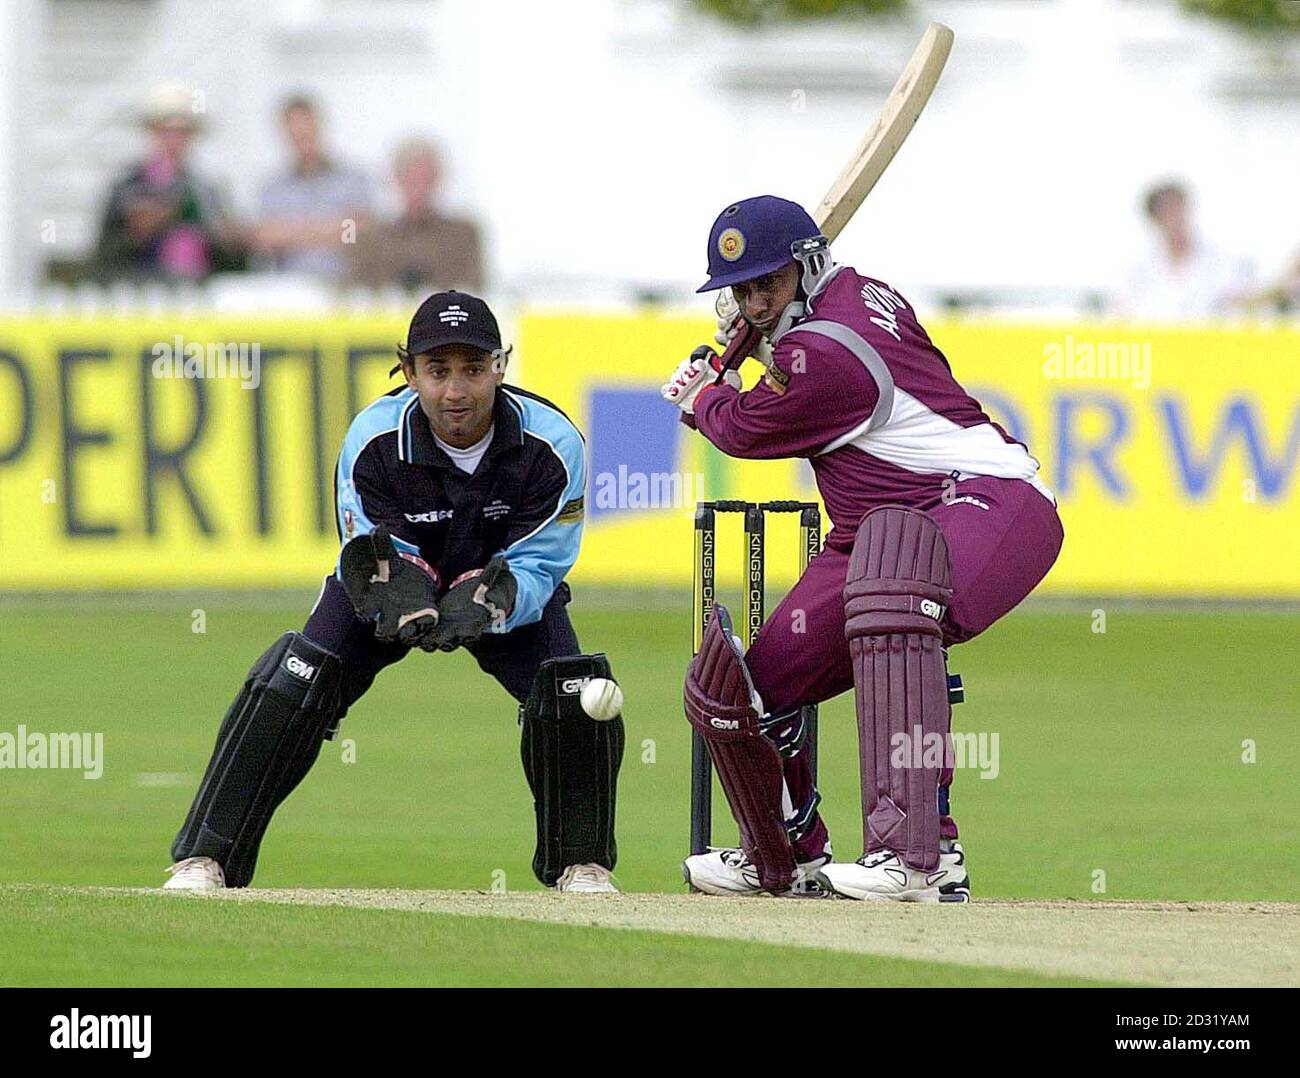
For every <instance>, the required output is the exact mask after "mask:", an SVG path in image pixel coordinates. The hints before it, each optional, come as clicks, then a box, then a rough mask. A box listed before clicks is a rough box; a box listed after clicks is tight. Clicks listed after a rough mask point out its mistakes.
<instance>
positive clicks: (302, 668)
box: [284, 655, 316, 681]
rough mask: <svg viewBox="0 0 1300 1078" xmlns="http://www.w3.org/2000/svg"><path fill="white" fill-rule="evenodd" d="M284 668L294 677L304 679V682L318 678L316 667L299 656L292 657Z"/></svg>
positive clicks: (286, 660) (287, 660) (286, 661)
mask: <svg viewBox="0 0 1300 1078" xmlns="http://www.w3.org/2000/svg"><path fill="white" fill-rule="evenodd" d="M284 668H285V669H286V670H288V671H289V673H291V674H292V675H293V676H294V677H297V678H302V680H303V681H310V680H311V679H312V678H314V677H315V676H316V667H314V666H312V664H311V663H309V662H304V661H303V660H302V659H300V658H298V656H297V655H290V656H289V657H288V658H287V659H285V660H284Z"/></svg>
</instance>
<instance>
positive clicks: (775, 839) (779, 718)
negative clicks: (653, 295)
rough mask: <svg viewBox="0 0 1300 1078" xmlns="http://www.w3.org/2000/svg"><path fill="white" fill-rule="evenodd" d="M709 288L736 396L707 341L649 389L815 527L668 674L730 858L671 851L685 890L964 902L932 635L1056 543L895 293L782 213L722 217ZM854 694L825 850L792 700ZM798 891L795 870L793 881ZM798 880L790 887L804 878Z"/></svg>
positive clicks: (1040, 573)
mask: <svg viewBox="0 0 1300 1078" xmlns="http://www.w3.org/2000/svg"><path fill="white" fill-rule="evenodd" d="M708 256H709V279H708V280H707V281H706V282H705V283H704V285H703V286H702V287H701V288H700V291H701V292H707V291H712V290H714V289H721V288H730V289H731V290H732V293H733V295H734V298H735V300H736V303H737V305H738V308H739V311H738V317H734V318H733V317H732V316H730V315H724V316H723V317H722V318H720V320H719V329H720V332H719V343H723V344H725V343H726V342H727V341H728V340H729V339H730V336H731V335H732V334H734V333H735V332H737V331H738V329H739V328H740V327H741V325H742V324H741V323H740V321H739V318H743V319H745V320H746V321H748V322H749V323H750V324H751V325H753V326H754V327H756V328H757V329H759V330H760V331H761V333H762V336H763V343H762V344H761V345H760V346H759V347H758V348H757V349H756V350H755V358H757V359H758V360H759V361H760V362H761V363H762V364H763V365H764V366H765V367H766V373H765V374H764V376H763V378H762V380H761V381H760V382H759V383H758V384H757V385H755V387H754V388H753V389H751V390H749V391H748V392H741V391H740V379H739V376H738V375H736V374H735V373H734V371H724V370H723V366H724V365H723V364H722V362H721V359H720V357H719V356H718V355H717V354H716V353H715V352H714V350H713V349H712V348H709V347H707V346H704V347H701V348H697V349H696V350H695V351H694V352H693V353H692V354H691V356H690V358H689V359H687V360H685V361H683V362H682V363H681V364H679V365H678V367H677V369H676V371H674V372H673V375H672V377H671V378H670V379H669V381H668V382H667V383H666V384H665V385H664V387H663V390H662V393H663V396H664V397H665V398H666V399H667V400H668V401H670V402H671V403H673V404H675V405H676V406H677V407H678V408H680V409H681V410H682V412H683V413H684V421H686V422H687V425H688V426H693V427H694V428H696V429H698V430H699V432H700V433H701V434H703V435H704V437H706V438H707V439H708V440H709V441H710V442H712V443H713V444H714V445H715V446H717V447H718V448H719V449H720V450H722V451H723V452H724V453H728V454H730V455H731V456H735V457H750V458H764V459H771V458H781V457H803V458H806V459H807V460H808V461H809V462H810V463H811V465H812V469H813V473H814V475H815V477H816V482H817V488H818V491H819V492H820V494H821V498H822V500H823V502H824V503H825V506H826V511H827V514H828V516H829V517H830V520H831V524H832V528H831V531H830V532H829V534H828V536H827V539H826V544H825V547H824V549H823V550H822V552H821V553H820V554H818V555H817V556H816V557H815V558H813V559H812V561H811V562H810V563H809V565H808V568H807V570H806V571H805V572H804V574H803V576H802V577H801V578H800V579H799V581H798V583H796V584H795V586H794V588H793V589H792V590H791V592H790V593H789V594H788V595H787V596H786V597H785V599H784V600H783V601H782V602H781V604H780V606H779V607H778V608H777V609H776V611H775V613H774V614H773V615H772V617H771V618H769V619H768V620H767V622H766V623H765V624H764V625H763V627H762V630H761V631H760V632H759V634H758V636H757V639H756V640H755V641H754V644H753V646H752V647H751V648H750V649H749V651H748V652H747V653H742V651H741V647H740V642H739V640H738V639H737V638H736V637H735V635H734V634H733V632H732V627H731V619H730V615H729V614H728V612H727V611H726V609H725V608H724V607H722V606H716V607H715V608H714V616H713V618H712V620H711V622H710V624H709V627H708V630H707V632H706V633H705V636H704V640H703V644H702V646H701V648H700V651H699V654H698V655H697V656H696V657H695V659H694V660H693V662H692V663H691V665H690V668H689V670H688V672H687V679H686V689H685V704H686V714H687V718H688V719H689V720H690V722H691V724H692V725H693V726H694V727H695V729H696V730H698V731H699V732H700V734H701V735H702V737H703V738H704V739H705V742H706V743H707V745H708V747H709V752H710V755H711V757H712V759H713V762H714V766H715V767H716V768H717V771H718V774H719V777H720V779H721V781H722V786H723V790H724V791H725V793H726V795H727V800H728V801H729V802H730V804H731V811H732V814H733V815H734V816H735V818H736V822H737V824H738V825H739V828H740V836H741V848H740V849H721V850H711V851H709V852H708V853H704V854H699V855H696V856H692V857H689V858H687V860H686V862H685V864H684V866H683V867H684V871H685V875H686V879H687V882H688V883H690V884H691V885H692V886H694V887H695V888H696V889H697V890H700V891H703V892H706V893H709V894H722V895H726V894H757V893H762V892H766V893H769V894H777V895H780V894H785V893H788V892H790V891H792V890H795V891H802V890H805V889H815V888H816V887H820V888H821V889H824V890H825V891H829V892H831V893H832V894H835V895H839V896H842V897H845V898H855V899H871V900H889V901H906V902H937V901H954V902H962V901H969V899H970V877H969V875H968V873H967V871H966V866H965V854H964V852H963V850H962V847H961V844H960V843H959V842H958V841H957V839H958V832H957V825H956V823H955V821H954V820H953V818H952V816H951V814H950V811H949V799H948V790H949V786H950V784H951V782H952V764H953V758H952V747H951V744H952V743H951V737H950V731H949V726H950V719H951V707H950V703H949V685H948V674H947V650H946V649H947V648H948V647H949V646H951V645H953V644H959V643H962V642H963V641H966V640H970V639H971V638H972V637H974V636H977V635H978V634H979V633H981V632H983V631H984V630H985V629H987V628H988V627H989V626H990V625H992V624H993V623H994V622H995V621H997V619H998V618H1000V617H1002V616H1003V615H1004V614H1006V613H1007V612H1008V611H1010V610H1011V609H1012V608H1013V607H1015V606H1016V604H1018V603H1019V602H1020V601H1021V600H1022V599H1024V597H1025V596H1026V595H1028V594H1029V593H1030V592H1031V591H1032V590H1033V589H1034V587H1035V586H1036V585H1037V584H1038V582H1039V581H1040V580H1042V579H1043V577H1044V576H1045V575H1046V574H1047V572H1048V570H1049V569H1050V568H1051V567H1052V564H1053V562H1054V561H1055V560H1056V556H1057V554H1058V552H1059V551H1060V548H1061V542H1062V539H1063V532H1062V528H1061V522H1060V519H1059V518H1058V516H1057V513H1056V502H1055V499H1054V498H1053V496H1052V493H1051V491H1049V490H1048V489H1047V488H1046V487H1045V486H1044V485H1043V483H1042V482H1041V481H1040V480H1039V478H1038V474H1037V473H1038V462H1037V461H1036V460H1035V459H1034V458H1033V457H1032V456H1031V455H1030V454H1029V451H1028V450H1027V449H1026V447H1025V446H1024V445H1022V444H1021V443H1019V442H1017V441H1016V440H1015V439H1013V438H1012V437H1011V436H1010V435H1008V434H1007V433H1006V431H1004V430H1003V429H1002V428H1001V427H999V426H998V425H997V424H996V423H994V422H992V421H991V420H990V419H989V417H988V416H987V415H985V413H984V411H983V410H982V408H981V407H980V404H979V402H978V401H976V400H975V399H974V398H973V397H971V396H970V395H969V394H968V393H966V391H965V390H963V389H962V387H961V386H960V385H959V384H958V382H957V380H956V379H955V378H954V377H953V373H952V370H951V369H950V368H949V366H948V361H947V359H945V358H944V356H943V353H942V352H940V351H939V349H938V348H936V347H935V346H934V344H933V343H932V342H931V340H930V338H929V337H928V336H927V335H926V332H925V330H924V329H923V328H922V326H921V324H920V322H919V321H918V320H917V317H916V313H915V312H914V311H913V310H912V307H911V306H910V305H909V304H908V302H907V301H906V300H905V299H904V298H903V297H902V296H901V295H899V294H898V292H897V291H895V290H894V289H893V288H891V287H890V286H889V285H887V284H885V283H884V282H882V281H878V280H875V279H873V278H870V277H864V276H863V275H862V274H860V273H858V272H857V271H856V270H854V269H853V268H852V267H849V266H840V265H836V264H835V263H834V262H833V261H832V260H831V255H830V250H829V244H828V243H827V240H826V238H825V237H824V236H822V235H821V234H820V233H819V231H818V228H817V226H816V224H815V223H814V222H813V219H812V218H811V217H810V216H809V215H808V214H807V213H806V212H805V211H804V210H803V209H802V208H801V207H800V206H798V205H796V204H795V203H793V202H788V201H786V200H785V199H781V198H775V197H773V196H770V195H768V196H761V197H758V198H750V199H746V200H745V201H743V202H737V203H735V204H734V205H731V206H728V207H727V208H726V209H725V210H723V211H722V213H721V214H720V215H719V217H718V219H717V220H716V221H715V222H714V224H713V228H712V230H711V232H710V233H709V251H708ZM849 689H853V690H855V697H856V704H857V720H858V734H859V745H860V757H861V759H860V766H861V777H862V815H863V847H864V852H863V856H862V857H860V858H859V859H858V860H857V861H853V862H849V863H835V862H833V861H832V855H831V845H830V836H829V834H828V832H827V829H826V825H825V823H823V821H822V819H821V817H820V815H819V814H818V812H817V806H818V803H819V801H820V796H819V794H818V793H817V790H816V789H815V787H814V784H813V778H812V771H811V768H810V766H809V761H808V756H807V754H806V753H804V752H802V751H800V750H801V748H802V746H803V743H804V737H805V731H804V730H803V728H802V721H801V717H800V710H799V709H800V708H801V707H802V706H803V705H805V704H815V703H820V702H821V701H823V700H827V699H829V698H831V697H833V696H836V695H838V694H839V693H842V692H846V691H848V690H849ZM813 881H815V883H814V882H813ZM808 884H812V887H811V888H806V886H805V885H808Z"/></svg>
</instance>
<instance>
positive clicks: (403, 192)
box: [350, 139, 483, 292]
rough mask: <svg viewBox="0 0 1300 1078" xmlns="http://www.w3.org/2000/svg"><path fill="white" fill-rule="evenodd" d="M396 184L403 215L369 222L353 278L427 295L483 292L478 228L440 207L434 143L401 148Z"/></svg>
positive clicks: (358, 249) (395, 164)
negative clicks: (383, 220) (438, 292)
mask: <svg viewBox="0 0 1300 1078" xmlns="http://www.w3.org/2000/svg"><path fill="white" fill-rule="evenodd" d="M393 180H394V181H395V183H396V185H397V190H398V193H399V195H400V196H401V203H402V209H401V213H400V214H399V215H398V216H397V218H396V219H394V220H392V221H386V222H383V223H380V222H373V223H371V224H370V226H369V227H368V228H366V229H365V231H363V232H362V233H361V234H360V235H359V236H358V237H357V245H356V247H355V248H354V249H353V252H352V268H351V273H350V277H351V279H352V280H353V281H355V282H356V283H358V284H368V285H375V286H378V285H384V284H397V285H401V286H402V287H404V288H407V289H410V290H419V291H424V292H436V291H441V290H445V289H449V288H458V289H461V290H463V291H466V292H479V291H481V290H482V288H483V269H482V260H481V256H480V251H479V237H478V228H477V227H476V226H475V224H474V223H473V222H472V221H467V220H464V219H463V218H458V217H449V216H446V215H444V214H443V213H442V212H441V211H440V210H439V209H438V208H437V204H438V196H439V193H440V187H441V182H442V162H441V161H440V160H439V157H438V151H437V149H436V148H435V147H434V146H433V144H432V143H431V142H428V141H426V140H424V139H411V140H409V141H407V142H404V143H402V145H401V146H399V147H398V148H397V152H396V153H395V154H394V155H393Z"/></svg>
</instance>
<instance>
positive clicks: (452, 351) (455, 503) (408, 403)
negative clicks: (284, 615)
mask: <svg viewBox="0 0 1300 1078" xmlns="http://www.w3.org/2000/svg"><path fill="white" fill-rule="evenodd" d="M398 357H399V359H400V369H401V371H402V373H403V374H404V375H405V378H406V385H405V386H403V387H402V388H400V389H395V390H393V391H392V392H391V393H388V394H386V395H385V396H383V397H380V398H379V399H378V400H377V401H375V402H374V403H373V404H371V405H370V406H369V407H368V408H366V409H365V410H364V411H363V412H361V414H360V415H358V416H357V417H356V419H354V420H353V422H352V426H351V427H350V429H349V430H348V433H347V437H346V438H345V439H344V442H343V451H342V453H341V454H340V455H339V462H338V471H337V474H336V477H335V501H336V507H337V512H338V528H339V537H340V540H341V542H342V543H343V549H342V552H341V554H340V556H339V562H338V567H337V570H336V572H335V573H334V574H333V575H331V576H329V577H327V578H326V579H325V584H324V587H323V588H322V590H321V594H320V598H319V599H317V601H316V606H315V608H314V609H313V610H312V612H311V616H310V617H309V618H308V619H307V624H306V625H305V626H304V628H303V630H302V632H288V633H285V634H284V636H282V637H281V638H280V639H279V640H277V641H276V642H275V643H274V644H272V645H271V647H270V648H269V649H268V650H267V651H266V652H265V654H263V655H262V657H261V658H260V659H258V660H257V662H256V663H254V665H253V668H252V670H250V671H249V674H248V678H247V680H246V681H245V683H244V687H243V689H242V690H241V691H240V693H239V695H238V696H237V697H236V699H235V702H234V703H233V704H232V705H231V707H230V710H229V711H228V712H227V714H226V718H225V721H224V722H223V723H222V725H221V730H220V732H219V733H218V735H217V744H216V748H215V749H214V751H213V754H212V760H211V762H210V763H209V764H208V769H207V772H206V774H205V775H204V777H203V782H202V784H201V785H200V786H199V791H198V794H197V795H196V796H195V799H194V803H193V805H192V806H191V808H190V811H189V815H188V816H187V817H186V819H185V823H184V825H183V826H182V827H181V830H180V833H179V834H178V835H177V836H176V841H175V842H174V843H173V845H172V851H171V852H172V857H173V858H174V859H175V862H176V863H175V864H173V865H172V866H171V869H170V871H171V873H172V875H171V879H170V880H168V881H167V883H166V885H165V886H166V887H169V888H188V889H196V890H207V889H214V888H219V887H246V886H248V883H249V881H250V880H251V879H252V878H253V870H254V868H255V866H256V864H257V853H258V847H259V846H260V845H261V841H262V836H263V835H264V834H265V832H266V828H267V825H268V824H269V823H270V821H271V816H272V814H273V813H274V812H275V810H276V808H277V807H278V806H279V805H280V804H281V803H282V802H283V801H284V799H285V798H286V797H288V795H289V794H290V793H291V792H292V791H293V789H294V788H295V787H296V786H297V785H298V783H299V782H301V781H302V779H303V777H304V776H305V775H306V774H307V772H308V770H309V769H310V768H311V766H312V764H313V763H314V762H315V760H316V758H317V756H318V755H319V753H320V748H321V743H322V742H323V741H325V740H330V739H332V738H333V737H334V736H335V734H336V733H337V732H338V729H339V724H340V723H341V722H342V720H343V717H344V715H346V714H347V711H348V709H349V708H350V707H351V706H352V705H353V704H354V703H355V702H356V701H357V700H359V699H360V698H361V696H362V695H363V694H364V693H365V691H366V690H367V689H368V688H369V687H370V685H371V683H372V682H373V681H374V679H375V676H376V675H377V674H378V673H379V671H380V670H382V669H383V668H384V667H386V666H388V665H390V664H391V663H395V662H397V661H398V660H399V659H403V658H405V657H406V656H407V655H408V654H410V652H411V651H412V649H420V650H423V651H426V652H439V651H452V650H454V649H456V648H458V647H463V648H465V649H466V650H467V651H468V652H469V653H470V654H471V655H473V656H474V658H475V659H476V660H477V661H478V664H479V666H480V667H481V668H482V669H483V670H484V671H485V672H486V673H488V674H490V675H491V676H492V677H494V678H495V679H496V680H497V681H498V682H499V683H500V685H501V686H502V687H503V688H504V689H505V690H506V692H508V693H509V694H510V695H511V696H512V697H514V698H515V700H517V701H518V702H519V722H520V726H521V727H522V756H523V765H524V771H525V773H526V775H527V777H528V784H529V786H530V787H531V789H532V792H533V799H534V808H535V810H536V815H537V850H536V854H535V856H534V858H533V871H534V872H535V873H536V875H537V878H538V879H539V880H541V882H542V883H544V884H546V885H547V886H550V887H556V888H558V889H559V890H561V891H598V892H612V891H614V890H615V887H614V885H613V883H612V882H611V880H610V872H611V870H612V869H613V868H614V864H615V859H616V846H615V842H614V799H615V786H616V781H617V778H618V771H619V766H620V764H621V762H622V758H623V739H624V735H623V720H622V718H621V716H620V715H618V714H617V708H616V707H615V708H614V709H613V710H612V711H611V709H610V708H609V707H606V708H605V709H603V712H602V720H601V721H597V719H595V718H593V717H591V716H590V715H588V714H587V712H586V711H585V710H584V709H583V707H582V704H581V701H580V693H581V691H582V689H583V687H584V686H585V685H586V684H587V683H588V682H590V681H591V680H593V679H603V680H604V681H606V682H608V683H610V684H607V685H605V686H603V688H605V689H606V690H607V691H608V693H609V694H610V695H611V696H615V697H616V696H617V692H616V690H615V689H614V688H613V686H612V674H611V672H610V667H609V663H608V661H607V660H606V658H605V656H604V655H603V654H593V655H585V654H582V653H581V649H580V648H579V646H578V639H577V636H576V635H575V634H574V631H573V626H572V625H571V624H570V622H569V616H568V612H567V610H566V605H567V604H568V602H569V600H570V592H569V586H568V584H566V583H565V581H564V578H565V576H566V575H567V574H568V572H569V570H570V569H571V568H572V567H573V564H574V562H575V561H576V560H577V557H578V547H579V543H580V541H581V538H582V527H583V494H584V489H585V484H586V466H585V454H584V443H583V439H582V436H581V435H580V434H579V433H578V430H577V428H576V427H575V426H574V425H573V424H572V423H571V422H570V421H569V419H568V417H567V416H565V415H564V413H563V412H561V411H560V410H559V409H558V408H556V407H555V405H553V404H551V403H550V402H549V401H546V400H544V399H542V398H541V397H538V396H536V395H534V394H532V393H529V392H527V391H525V390H523V389H519V388H516V387H514V386H509V385H505V384H504V377H505V369H506V363H507V361H508V358H509V350H508V349H505V348H503V347H502V345H501V334H500V331H499V329H498V328H497V321H496V318H495V317H494V316H493V314H492V312H491V311H490V310H489V309H488V306H487V304H486V303H484V302H483V301H482V300H481V299H477V298H475V297H474V296H470V295H466V294H465V293H461V292H439V293H436V294H434V295H432V296H430V297H429V298H428V299H427V300H425V301H424V303H423V304H421V305H420V308H419V310H418V311H416V313H415V317H414V318H413V319H412V321H411V326H410V331H409V333H408V335H407V340H406V344H405V346H402V347H399V348H398ZM397 369H398V368H394V373H396V371H397ZM435 661H436V660H435ZM607 698H608V697H607ZM433 699H436V697H435V698H433ZM434 707H435V708H436V704H435V705H434ZM452 718H453V717H452V716H446V719H447V721H451V720H452Z"/></svg>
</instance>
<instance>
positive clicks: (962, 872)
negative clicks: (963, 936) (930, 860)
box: [817, 842, 970, 902]
mask: <svg viewBox="0 0 1300 1078" xmlns="http://www.w3.org/2000/svg"><path fill="white" fill-rule="evenodd" d="M817 882H818V883H820V884H821V885H822V886H823V887H825V888H826V889H827V890H828V891H830V892H831V893H832V894H835V895H838V896H839V897H841V898H855V899H862V900H867V901H872V902H969V901H970V876H969V875H968V874H967V872H966V853H965V851H964V850H963V849H962V848H961V843H959V842H954V843H952V844H951V849H950V850H949V851H948V852H946V853H941V854H939V867H938V868H936V869H934V870H933V871H931V872H922V871H921V870H919V869H915V868H912V867H911V866H910V865H907V864H905V863H904V862H903V861H902V859H901V858H899V856H898V855H897V854H896V853H891V852H890V851H889V850H877V851H876V852H875V853H872V854H867V855H866V856H865V857H861V858H859V859H858V860H857V861H854V862H853V863H852V864H848V865H834V864H832V865H827V866H826V867H825V868H823V869H822V870H821V871H820V872H819V873H817Z"/></svg>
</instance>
